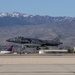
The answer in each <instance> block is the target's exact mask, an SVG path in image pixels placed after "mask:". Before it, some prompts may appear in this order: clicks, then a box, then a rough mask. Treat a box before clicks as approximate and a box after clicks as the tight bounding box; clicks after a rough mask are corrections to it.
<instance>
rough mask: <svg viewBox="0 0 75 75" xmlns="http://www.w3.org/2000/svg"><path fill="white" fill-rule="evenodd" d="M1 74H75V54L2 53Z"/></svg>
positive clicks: (0, 56) (0, 58) (0, 61)
mask: <svg viewBox="0 0 75 75" xmlns="http://www.w3.org/2000/svg"><path fill="white" fill-rule="evenodd" d="M0 75H75V56H74V55H73V56H72V55H71V56H69V55H68V56H66V55H65V56H60V55H59V56H57V55H55V56H50V55H21V56H20V55H0Z"/></svg>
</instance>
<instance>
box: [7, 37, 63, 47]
mask: <svg viewBox="0 0 75 75" xmlns="http://www.w3.org/2000/svg"><path fill="white" fill-rule="evenodd" d="M6 41H7V42H13V43H19V44H24V46H26V47H36V48H39V47H46V46H58V45H60V44H63V43H62V42H60V40H59V38H58V37H57V38H55V39H53V40H41V39H36V38H25V37H22V36H19V37H14V38H10V39H7V40H6Z"/></svg>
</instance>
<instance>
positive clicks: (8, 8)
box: [0, 0, 75, 17]
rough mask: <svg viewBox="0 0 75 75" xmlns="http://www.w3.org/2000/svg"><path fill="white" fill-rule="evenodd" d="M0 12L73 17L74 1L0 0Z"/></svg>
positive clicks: (74, 12) (74, 13)
mask: <svg viewBox="0 0 75 75" xmlns="http://www.w3.org/2000/svg"><path fill="white" fill-rule="evenodd" d="M0 12H21V13H28V14H31V15H50V16H73V17H75V0H0Z"/></svg>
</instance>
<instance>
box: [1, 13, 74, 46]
mask: <svg viewBox="0 0 75 75" xmlns="http://www.w3.org/2000/svg"><path fill="white" fill-rule="evenodd" d="M15 36H24V37H32V38H40V39H54V38H55V37H58V36H61V37H60V40H61V41H63V43H64V45H70V46H75V17H66V16H63V17H62V16H59V17H52V16H48V15H45V16H41V15H28V14H26V13H25V14H23V13H19V12H13V13H4V12H1V13H0V42H1V44H3V43H5V42H6V41H5V40H6V39H8V38H11V37H15Z"/></svg>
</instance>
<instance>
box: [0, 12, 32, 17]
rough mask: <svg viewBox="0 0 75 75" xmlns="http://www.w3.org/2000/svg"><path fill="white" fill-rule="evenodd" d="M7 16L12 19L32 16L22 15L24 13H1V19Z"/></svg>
mask: <svg viewBox="0 0 75 75" xmlns="http://www.w3.org/2000/svg"><path fill="white" fill-rule="evenodd" d="M5 16H10V17H19V16H22V17H29V16H31V17H32V15H28V14H26V13H25V14H22V13H19V12H13V13H4V12H1V13H0V17H5Z"/></svg>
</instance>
